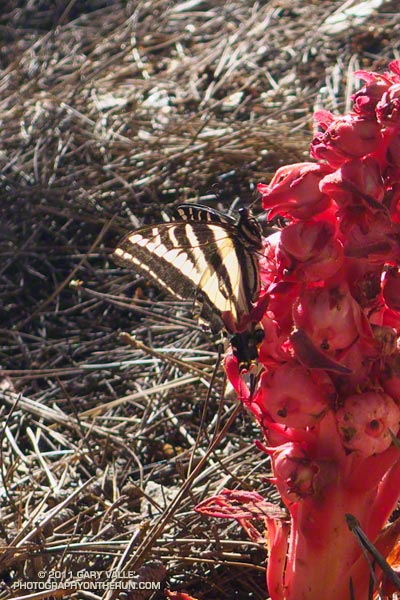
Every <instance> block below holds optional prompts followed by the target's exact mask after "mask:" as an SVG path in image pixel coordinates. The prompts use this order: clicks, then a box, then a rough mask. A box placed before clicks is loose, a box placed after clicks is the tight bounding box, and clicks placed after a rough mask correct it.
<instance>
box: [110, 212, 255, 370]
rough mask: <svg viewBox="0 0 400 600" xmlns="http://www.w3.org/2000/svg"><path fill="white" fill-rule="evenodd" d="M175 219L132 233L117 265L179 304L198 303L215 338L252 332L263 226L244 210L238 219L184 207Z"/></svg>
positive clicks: (122, 246) (124, 242)
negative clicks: (220, 334) (137, 274)
mask: <svg viewBox="0 0 400 600" xmlns="http://www.w3.org/2000/svg"><path fill="white" fill-rule="evenodd" d="M177 216H178V219H179V220H177V221H172V222H169V223H163V224H161V225H155V226H148V227H143V228H141V229H138V230H137V231H133V232H131V233H129V234H128V235H127V236H125V238H123V239H122V240H121V242H120V244H119V246H118V247H117V248H116V250H115V251H114V255H113V256H114V259H115V261H116V262H117V263H118V264H121V265H123V266H125V267H126V266H128V267H131V268H132V267H133V268H134V269H136V270H137V271H139V272H140V273H141V274H143V275H144V276H148V277H149V278H151V279H152V280H153V281H154V283H155V284H156V285H157V286H158V287H160V288H161V289H164V290H165V291H166V292H168V293H169V294H171V295H172V296H174V297H176V298H178V299H180V300H187V299H188V298H194V299H195V302H196V304H197V306H198V308H199V320H200V322H202V323H206V324H208V325H209V326H210V328H211V330H212V331H213V332H214V333H216V332H220V331H221V330H224V331H226V332H228V333H229V334H231V335H233V336H235V335H236V334H241V332H249V331H252V330H253V329H254V326H255V324H254V323H252V322H251V311H252V309H253V304H254V302H255V301H256V299H257V297H258V293H259V289H260V278H259V269H258V259H257V252H258V251H259V250H260V249H261V247H262V235H261V228H260V225H259V224H258V222H257V221H256V219H255V218H254V217H253V216H252V215H251V214H250V213H249V211H247V210H246V209H241V210H240V211H239V217H238V219H234V218H233V217H231V216H230V215H226V214H224V213H220V212H218V211H215V210H213V209H210V208H208V207H203V206H201V205H194V204H182V205H180V206H178V208H177ZM239 341H240V340H239ZM240 345H242V344H240V343H239V346H240ZM251 354H252V355H253V354H254V352H252V353H251ZM239 361H240V357H239ZM244 362H245V363H246V364H247V363H248V362H249V360H247V358H246V359H244Z"/></svg>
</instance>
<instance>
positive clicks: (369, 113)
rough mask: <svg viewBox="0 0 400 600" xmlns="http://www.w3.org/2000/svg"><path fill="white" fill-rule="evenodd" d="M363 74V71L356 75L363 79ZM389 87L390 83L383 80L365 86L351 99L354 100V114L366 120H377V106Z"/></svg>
mask: <svg viewBox="0 0 400 600" xmlns="http://www.w3.org/2000/svg"><path fill="white" fill-rule="evenodd" d="M362 73H363V72H362V71H358V72H356V73H355V75H356V76H357V75H358V76H359V77H361V76H362ZM389 86H390V83H389V82H388V81H386V80H384V79H381V78H379V79H376V80H373V81H371V83H368V84H367V85H364V86H363V87H362V88H361V89H360V90H358V92H356V93H355V94H353V96H352V97H351V99H352V100H353V110H354V112H355V113H357V115H359V116H360V117H363V118H365V119H375V118H376V115H375V109H376V105H377V104H378V102H379V101H380V99H381V98H382V95H383V94H384V92H386V90H387V89H388V87H389Z"/></svg>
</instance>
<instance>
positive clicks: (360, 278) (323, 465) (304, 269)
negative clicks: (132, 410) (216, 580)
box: [197, 61, 400, 600]
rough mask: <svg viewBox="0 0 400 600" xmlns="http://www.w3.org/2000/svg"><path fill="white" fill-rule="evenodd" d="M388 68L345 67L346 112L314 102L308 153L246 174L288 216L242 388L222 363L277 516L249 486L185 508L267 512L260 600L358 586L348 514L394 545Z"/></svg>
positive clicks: (397, 140) (397, 89) (357, 555)
mask: <svg viewBox="0 0 400 600" xmlns="http://www.w3.org/2000/svg"><path fill="white" fill-rule="evenodd" d="M389 69H390V71H389V72H387V73H384V74H378V73H372V72H365V71H359V72H358V73H357V76H358V77H359V78H360V79H361V80H363V83H364V85H363V87H362V88H361V89H360V90H359V91H358V92H357V93H355V94H354V96H353V97H352V100H353V110H352V112H350V113H349V114H346V115H344V116H335V115H333V114H332V113H330V112H328V111H319V112H317V113H316V114H315V119H316V122H317V124H318V126H319V132H318V133H317V134H316V135H315V137H314V139H313V140H312V143H311V157H312V158H313V159H314V160H315V162H305V163H301V164H293V165H288V166H284V167H282V168H280V169H278V171H277V172H276V174H275V176H274V177H273V179H272V181H271V182H270V183H269V184H264V183H260V184H259V186H258V190H259V191H260V193H261V195H262V203H263V207H264V208H265V209H266V210H267V211H269V219H273V218H274V217H276V216H278V215H279V216H280V217H281V218H282V219H283V220H284V222H285V223H286V226H285V227H284V228H283V229H282V230H281V231H279V232H278V233H276V234H273V235H272V236H270V237H268V238H266V239H265V243H264V251H263V255H262V257H261V258H260V272H261V280H262V292H261V296H260V301H259V306H267V308H266V310H265V311H264V314H263V316H262V320H261V322H262V326H263V328H264V332H265V337H264V340H263V342H262V344H261V346H260V351H259V360H260V364H261V365H262V373H261V375H260V377H259V378H258V379H257V384H256V387H255V389H253V390H251V391H250V389H249V387H248V385H246V377H245V376H244V374H243V373H240V372H239V369H238V365H237V361H236V358H235V357H234V356H233V354H228V356H227V357H226V360H225V368H226V372H227V375H228V377H229V379H230V381H231V383H232V385H233V386H234V388H235V389H236V391H237V392H238V395H239V396H240V398H241V399H242V401H243V402H244V404H245V405H246V406H247V408H248V409H249V410H250V411H251V413H252V414H253V415H254V417H255V418H256V420H257V422H258V424H259V426H260V428H261V432H262V436H263V438H264V440H263V442H260V441H259V442H258V445H259V447H262V448H263V449H264V450H265V452H267V453H268V454H269V455H270V457H271V463H272V472H273V474H272V478H271V480H272V481H273V483H274V484H275V485H276V487H277V489H278V491H279V493H280V496H281V498H282V501H283V503H284V505H285V506H286V508H287V511H288V514H289V520H288V521H287V520H286V521H285V519H283V518H281V516H279V515H274V514H272V513H269V512H268V511H267V510H263V499H262V498H261V497H260V496H259V495H258V494H251V493H249V492H240V491H237V492H234V491H227V490H225V491H223V492H222V494H220V495H219V496H216V497H214V498H212V499H209V500H206V501H205V502H203V503H202V504H200V505H199V506H198V507H197V509H198V510H199V511H200V512H203V513H206V514H212V515H214V516H215V515H218V516H225V517H227V516H228V517H230V518H235V519H237V520H238V521H239V522H240V523H241V524H242V525H244V526H245V527H246V528H247V530H248V532H249V533H250V535H253V536H254V537H255V536H256V535H257V534H256V532H255V528H253V526H252V524H251V523H252V519H254V518H260V517H263V518H264V519H265V522H266V528H267V534H268V535H267V537H268V545H269V557H268V566H267V585H268V592H269V594H270V597H271V599H272V600H321V599H322V598H323V599H324V600H347V599H349V600H350V598H355V599H356V600H366V599H367V598H368V585H369V567H368V565H367V562H366V561H365V558H364V557H363V556H362V552H361V550H360V547H359V545H358V543H357V540H356V538H355V536H354V535H353V534H352V532H351V531H349V528H348V526H347V523H346V518H345V516H346V514H347V513H349V514H351V515H353V516H355V517H356V518H357V519H358V521H359V523H360V526H361V528H362V529H363V531H364V533H365V534H366V535H367V536H368V538H369V539H370V540H371V542H373V543H374V545H375V547H376V548H377V549H378V550H379V552H380V553H381V554H383V555H384V556H387V555H388V554H389V553H390V552H391V551H392V550H393V548H394V546H395V545H396V543H397V537H398V530H399V525H398V524H396V523H395V524H392V526H389V527H387V528H386V529H383V527H384V526H385V524H386V523H387V520H388V518H389V516H390V515H391V513H392V511H393V509H394V508H395V506H396V503H397V501H398V499H399V496H400V450H399V445H398V444H397V443H396V440H395V438H396V436H398V434H399V428H400V349H399V332H400V272H399V263H400V61H395V62H392V63H391V64H390V65H389ZM249 494H250V495H249ZM376 576H377V579H378V580H379V578H380V577H382V574H381V572H380V570H379V569H377V570H376ZM351 590H352V591H351ZM387 593H388V592H387Z"/></svg>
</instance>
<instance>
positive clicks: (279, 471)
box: [271, 442, 320, 502]
mask: <svg viewBox="0 0 400 600" xmlns="http://www.w3.org/2000/svg"><path fill="white" fill-rule="evenodd" d="M271 460H272V464H273V468H274V475H275V477H276V483H277V486H278V489H279V492H280V494H281V495H282V497H283V499H284V500H286V501H289V502H293V501H298V500H299V499H300V498H306V497H307V496H313V495H314V494H315V492H316V480H317V478H318V474H319V471H320V467H319V465H318V463H317V462H316V461H312V460H310V459H309V458H308V457H307V456H306V454H305V452H304V451H303V450H302V448H301V447H300V446H299V444H296V443H291V442H290V443H287V444H283V445H282V446H280V447H279V448H277V449H276V450H275V452H274V453H273V455H272V457H271Z"/></svg>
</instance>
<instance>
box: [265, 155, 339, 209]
mask: <svg viewBox="0 0 400 600" xmlns="http://www.w3.org/2000/svg"><path fill="white" fill-rule="evenodd" d="M331 171H332V169H331V168H330V167H328V166H327V165H320V164H315V163H298V164H294V165H288V166H285V167H281V168H280V169H278V170H277V172H276V173H275V175H274V177H273V178H272V180H271V182H270V183H269V184H268V185H265V184H263V183H260V184H258V186H257V189H258V191H259V192H261V194H262V203H263V208H265V209H271V211H270V213H269V218H270V219H272V218H273V217H274V216H275V215H277V214H280V215H282V216H289V217H292V218H293V219H309V218H310V217H312V216H313V215H315V214H318V213H320V212H322V211H324V210H325V209H326V208H327V207H328V206H329V204H330V199H329V197H328V196H327V195H326V194H324V193H321V191H320V187H319V183H320V181H321V179H322V178H323V177H324V176H325V175H326V174H327V173H330V172H331Z"/></svg>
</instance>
